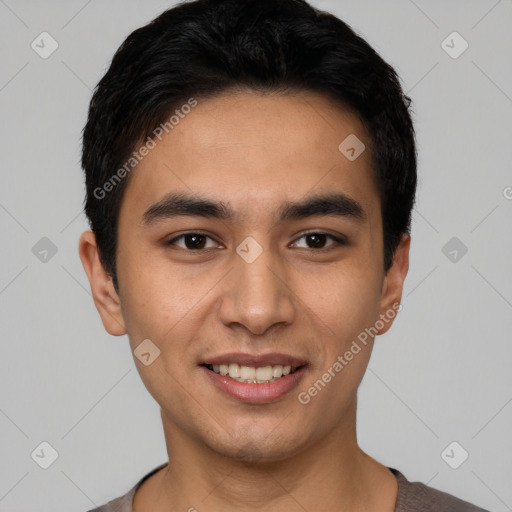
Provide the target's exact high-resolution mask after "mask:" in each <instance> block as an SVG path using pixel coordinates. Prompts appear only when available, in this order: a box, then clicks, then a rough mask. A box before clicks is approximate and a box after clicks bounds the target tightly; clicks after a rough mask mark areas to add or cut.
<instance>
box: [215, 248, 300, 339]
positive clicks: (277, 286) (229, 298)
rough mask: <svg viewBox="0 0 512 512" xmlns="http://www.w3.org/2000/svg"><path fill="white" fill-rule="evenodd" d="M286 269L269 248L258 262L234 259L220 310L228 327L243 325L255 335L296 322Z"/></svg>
mask: <svg viewBox="0 0 512 512" xmlns="http://www.w3.org/2000/svg"><path fill="white" fill-rule="evenodd" d="M288 281H289V280H288V279H287V276H286V268H285V266H284V265H283V264H282V263H280V262H279V261H278V259H277V257H276V256H275V255H273V254H272V253H271V251H270V250H269V249H265V250H263V251H262V252H261V254H260V255H259V256H258V257H257V258H256V259H255V260H254V261H251V260H250V259H244V258H243V257H242V256H240V255H239V254H235V255H234V256H233V267H232V270H231V272H229V273H228V275H227V276H226V279H225V280H223V282H222V296H221V299H220V307H219V310H218V313H219V317H220V320H221V321H222V322H223V324H224V325H226V326H228V327H231V328H233V327H235V326H243V327H245V328H246V329H247V330H249V331H250V332H251V333H252V334H254V335H262V334H264V333H265V332H266V331H267V330H269V329H271V328H272V327H275V326H277V325H278V324H283V325H289V324H292V323H293V321H294V320H295V315H296V307H295V300H294V294H293V286H291V283H289V282H288Z"/></svg>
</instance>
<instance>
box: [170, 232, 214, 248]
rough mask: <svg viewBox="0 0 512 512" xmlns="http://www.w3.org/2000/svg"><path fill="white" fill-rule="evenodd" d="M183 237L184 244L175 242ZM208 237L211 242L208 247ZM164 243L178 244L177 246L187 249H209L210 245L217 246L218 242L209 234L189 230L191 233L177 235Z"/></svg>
mask: <svg viewBox="0 0 512 512" xmlns="http://www.w3.org/2000/svg"><path fill="white" fill-rule="evenodd" d="M182 239H183V244H184V245H179V244H176V242H177V241H178V240H182ZM207 239H210V240H211V241H212V242H214V243H213V245H211V246H210V247H206V240H207ZM166 245H178V247H181V248H182V249H187V250H192V251H193V250H203V249H210V248H212V247H217V246H218V244H217V243H216V242H215V241H214V240H213V238H211V237H210V236H208V235H206V234H204V233H200V232H191V233H183V234H182V235H179V236H177V237H175V238H173V239H172V240H169V241H168V242H166Z"/></svg>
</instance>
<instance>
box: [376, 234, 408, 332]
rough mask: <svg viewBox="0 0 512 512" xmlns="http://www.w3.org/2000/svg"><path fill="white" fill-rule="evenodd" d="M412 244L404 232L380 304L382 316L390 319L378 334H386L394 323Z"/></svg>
mask: <svg viewBox="0 0 512 512" xmlns="http://www.w3.org/2000/svg"><path fill="white" fill-rule="evenodd" d="M410 246H411V237H410V235H407V234H404V235H403V236H402V239H401V241H400V243H399V244H398V246H397V248H396V250H395V254H394V256H393V264H392V265H391V267H390V268H389V269H388V271H387V273H386V276H385V278H384V283H383V287H382V297H381V306H380V315H381V318H382V316H383V315H384V316H385V318H386V319H388V321H385V322H383V323H384V326H383V327H382V328H381V329H379V330H378V334H384V333H385V332H387V331H388V330H389V328H390V327H391V325H392V324H393V319H394V318H395V316H396V313H397V311H398V308H399V304H400V301H401V299H402V290H403V285H404V281H405V277H406V276H407V272H408V270H409V249H410Z"/></svg>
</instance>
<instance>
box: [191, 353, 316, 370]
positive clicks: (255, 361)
mask: <svg viewBox="0 0 512 512" xmlns="http://www.w3.org/2000/svg"><path fill="white" fill-rule="evenodd" d="M201 364H203V365H205V364H239V365H241V366H249V367H255V368H259V367H261V366H275V365H282V366H294V367H299V366H304V365H305V364H307V361H305V360H304V359H302V358H299V357H294V356H291V355H288V354H279V353H276V352H272V353H268V354H247V353H234V352H232V353H229V354H222V355H219V356H214V357H209V358H207V359H205V360H204V361H203V362H202V363H201Z"/></svg>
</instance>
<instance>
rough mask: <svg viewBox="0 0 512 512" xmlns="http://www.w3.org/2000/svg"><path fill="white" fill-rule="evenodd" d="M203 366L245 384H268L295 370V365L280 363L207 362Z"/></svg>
mask: <svg viewBox="0 0 512 512" xmlns="http://www.w3.org/2000/svg"><path fill="white" fill-rule="evenodd" d="M205 366H206V368H208V369H209V370H211V371H213V372H215V373H217V374H219V375H222V376H223V377H229V378H231V379H233V380H236V381H238V382H244V383H245V384H269V383H271V382H274V381H275V380H277V379H281V378H282V377H284V376H286V375H290V374H293V373H295V371H296V370H297V367H295V366H290V365H287V366H283V365H280V364H278V365H273V366H260V367H258V368H256V367H255V366H242V365H239V364H237V363H231V364H207V365H205Z"/></svg>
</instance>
